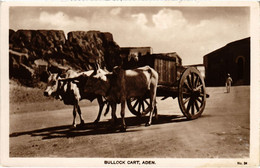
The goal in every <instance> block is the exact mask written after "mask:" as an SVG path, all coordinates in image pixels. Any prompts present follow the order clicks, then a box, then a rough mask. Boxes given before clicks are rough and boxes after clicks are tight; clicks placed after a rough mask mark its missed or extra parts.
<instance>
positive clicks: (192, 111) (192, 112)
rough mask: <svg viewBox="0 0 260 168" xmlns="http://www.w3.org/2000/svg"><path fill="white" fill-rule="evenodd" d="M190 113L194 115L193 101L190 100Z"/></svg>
mask: <svg viewBox="0 0 260 168" xmlns="http://www.w3.org/2000/svg"><path fill="white" fill-rule="evenodd" d="M191 114H192V115H194V101H192V104H191Z"/></svg>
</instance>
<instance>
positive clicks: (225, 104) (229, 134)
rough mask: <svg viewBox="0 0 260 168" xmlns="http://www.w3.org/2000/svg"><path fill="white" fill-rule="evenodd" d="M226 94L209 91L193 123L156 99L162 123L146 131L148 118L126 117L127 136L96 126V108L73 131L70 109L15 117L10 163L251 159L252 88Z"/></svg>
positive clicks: (105, 123) (104, 121) (105, 120)
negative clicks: (16, 160) (28, 159)
mask: <svg viewBox="0 0 260 168" xmlns="http://www.w3.org/2000/svg"><path fill="white" fill-rule="evenodd" d="M224 91H225V90H224V88H223V87H219V88H207V92H208V93H209V94H210V98H209V99H207V104H206V108H205V111H204V112H203V114H202V116H201V117H200V118H199V119H196V120H192V121H187V120H186V119H185V118H184V117H183V115H182V113H181V111H180V109H179V106H178V103H177V99H176V100H173V99H170V98H169V99H166V100H164V101H160V98H157V101H158V113H159V120H158V122H157V123H156V124H153V125H152V126H150V127H145V126H144V125H145V122H146V121H147V120H148V118H147V117H144V118H143V119H142V121H140V120H137V118H135V117H134V116H133V115H132V114H131V113H130V112H126V117H127V119H126V122H127V125H128V128H127V132H124V133H122V132H118V131H113V130H111V129H110V127H109V126H110V123H109V119H110V118H111V117H110V115H108V116H106V117H104V116H102V118H101V122H100V123H99V125H97V126H95V125H94V124H92V122H93V121H94V120H95V117H96V116H97V111H98V106H96V105H95V106H88V107H83V108H82V112H83V117H84V119H85V122H86V124H85V125H84V127H83V128H82V129H71V127H70V125H71V124H72V108H66V109H62V110H55V111H39V112H34V111H32V112H27V113H15V114H14V113H11V114H10V139H9V141H10V157H110V158H113V157H122V158H129V157H130V158H141V157H142V158H154V157H157V158H239V157H248V155H249V130H250V128H249V108H250V107H249V102H250V87H249V86H239V87H232V90H231V93H229V94H227V93H224ZM82 103H84V102H82ZM36 105H37V104H36ZM118 108H119V107H118ZM117 116H118V117H120V115H119V112H118V111H117Z"/></svg>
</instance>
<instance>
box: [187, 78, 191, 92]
mask: <svg viewBox="0 0 260 168" xmlns="http://www.w3.org/2000/svg"><path fill="white" fill-rule="evenodd" d="M187 81H188V86H189V88H190V90H192V83H191V77H190V75H188V76H187Z"/></svg>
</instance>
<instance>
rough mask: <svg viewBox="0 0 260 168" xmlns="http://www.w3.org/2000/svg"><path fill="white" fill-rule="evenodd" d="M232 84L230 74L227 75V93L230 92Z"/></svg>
mask: <svg viewBox="0 0 260 168" xmlns="http://www.w3.org/2000/svg"><path fill="white" fill-rule="evenodd" d="M231 83H232V78H231V77H230V74H229V73H228V74H227V79H226V88H227V93H229V92H230V87H231Z"/></svg>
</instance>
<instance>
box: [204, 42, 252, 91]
mask: <svg viewBox="0 0 260 168" xmlns="http://www.w3.org/2000/svg"><path fill="white" fill-rule="evenodd" d="M203 62H204V65H205V83H206V85H207V86H224V85H225V80H226V77H227V74H228V73H229V74H230V75H231V77H232V79H233V85H250V37H248V38H245V39H242V40H238V41H234V42H231V43H229V44H227V45H226V46H224V47H222V48H220V49H218V50H215V51H213V52H211V53H209V54H207V55H205V56H204V57H203Z"/></svg>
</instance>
